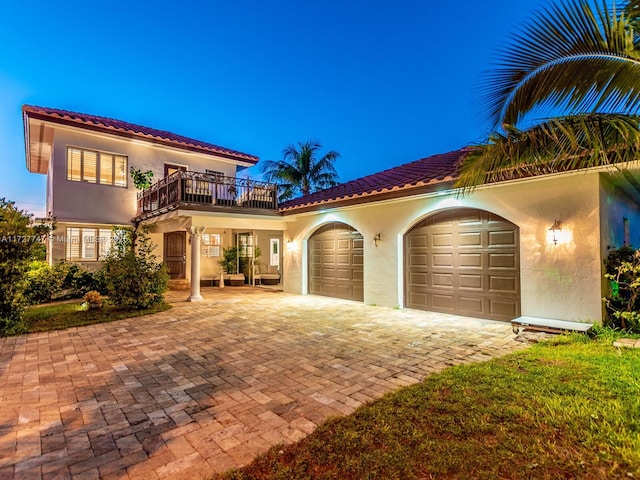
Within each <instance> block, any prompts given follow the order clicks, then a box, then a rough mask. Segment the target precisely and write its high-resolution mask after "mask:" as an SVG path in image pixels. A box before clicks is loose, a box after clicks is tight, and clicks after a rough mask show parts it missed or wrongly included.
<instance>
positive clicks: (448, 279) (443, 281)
mask: <svg viewBox="0 0 640 480" xmlns="http://www.w3.org/2000/svg"><path fill="white" fill-rule="evenodd" d="M431 279H432V286H434V287H438V288H451V287H453V274H452V273H434V274H433V275H431Z"/></svg>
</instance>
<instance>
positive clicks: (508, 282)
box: [489, 275, 518, 293]
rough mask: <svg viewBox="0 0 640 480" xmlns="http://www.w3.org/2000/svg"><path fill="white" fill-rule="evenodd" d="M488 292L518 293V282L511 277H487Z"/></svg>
mask: <svg viewBox="0 0 640 480" xmlns="http://www.w3.org/2000/svg"><path fill="white" fill-rule="evenodd" d="M489 290H490V291H491V292H507V293H516V292H517V291H518V282H517V281H516V278H515V277H514V276H513V275H511V276H498V275H491V276H489Z"/></svg>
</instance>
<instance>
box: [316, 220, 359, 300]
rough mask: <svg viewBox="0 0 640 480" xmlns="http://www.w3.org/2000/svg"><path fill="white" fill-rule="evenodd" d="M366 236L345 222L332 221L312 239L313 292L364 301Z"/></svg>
mask: <svg viewBox="0 0 640 480" xmlns="http://www.w3.org/2000/svg"><path fill="white" fill-rule="evenodd" d="M363 246H364V242H363V239H362V235H361V234H360V233H359V232H358V231H357V230H354V229H353V228H352V227H350V226H349V225H346V224H344V223H338V222H335V223H330V224H328V225H325V226H323V227H321V228H320V229H318V230H317V231H316V232H315V233H314V234H313V235H312V236H311V238H309V293H311V294H314V295H324V296H327V297H337V298H344V299H347V300H357V301H360V302H361V301H363V299H364V288H363V281H364V276H363Z"/></svg>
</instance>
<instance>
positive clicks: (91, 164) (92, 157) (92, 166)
mask: <svg viewBox="0 0 640 480" xmlns="http://www.w3.org/2000/svg"><path fill="white" fill-rule="evenodd" d="M82 154H83V155H82V180H84V181H85V182H90V183H96V169H97V163H98V154H97V153H96V152H89V151H87V150H85V151H83V152H82Z"/></svg>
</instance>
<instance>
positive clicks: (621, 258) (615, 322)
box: [604, 247, 640, 333]
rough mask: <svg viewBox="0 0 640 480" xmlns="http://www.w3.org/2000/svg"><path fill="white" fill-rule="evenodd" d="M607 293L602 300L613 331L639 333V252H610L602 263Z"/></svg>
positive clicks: (625, 248)
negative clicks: (607, 288) (606, 281)
mask: <svg viewBox="0 0 640 480" xmlns="http://www.w3.org/2000/svg"><path fill="white" fill-rule="evenodd" d="M605 267H606V273H605V278H606V279H608V280H609V281H610V293H609V295H608V296H606V297H605V298H604V302H605V305H606V307H607V314H608V319H607V320H608V322H609V324H610V325H611V326H612V327H615V328H620V329H622V330H627V331H631V332H635V333H640V250H634V249H633V248H631V247H622V248H619V249H617V250H611V251H610V252H609V256H608V258H607V260H606V261H605Z"/></svg>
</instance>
